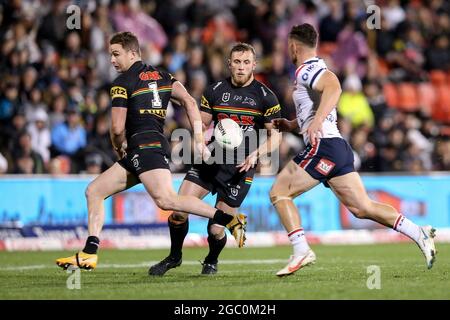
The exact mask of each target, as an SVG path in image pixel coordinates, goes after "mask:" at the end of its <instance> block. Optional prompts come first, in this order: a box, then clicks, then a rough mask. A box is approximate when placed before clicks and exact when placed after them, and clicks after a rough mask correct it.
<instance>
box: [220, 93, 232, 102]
mask: <svg viewBox="0 0 450 320" xmlns="http://www.w3.org/2000/svg"><path fill="white" fill-rule="evenodd" d="M230 96H231V94H230V93H229V92H225V93H224V94H223V95H222V101H223V102H227V101H229V100H230Z"/></svg>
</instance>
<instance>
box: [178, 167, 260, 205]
mask: <svg viewBox="0 0 450 320" xmlns="http://www.w3.org/2000/svg"><path fill="white" fill-rule="evenodd" d="M239 170H240V168H236V165H234V164H205V163H202V164H195V165H193V166H192V168H191V169H190V170H189V171H188V173H187V174H186V177H184V180H187V181H190V182H193V183H195V184H197V185H199V186H200V187H202V188H205V189H206V190H209V191H210V192H211V193H212V194H216V193H217V195H218V196H217V202H218V201H223V202H225V203H226V204H227V205H229V206H230V207H232V208H238V207H240V206H241V204H242V202H243V201H244V199H245V196H246V195H247V193H248V191H249V190H250V186H251V185H252V182H253V176H254V175H255V170H256V169H255V168H251V169H250V170H248V171H247V172H245V171H243V172H239Z"/></svg>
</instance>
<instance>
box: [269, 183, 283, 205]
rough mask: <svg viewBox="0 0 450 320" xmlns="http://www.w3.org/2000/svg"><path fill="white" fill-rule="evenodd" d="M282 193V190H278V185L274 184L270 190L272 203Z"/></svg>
mask: <svg viewBox="0 0 450 320" xmlns="http://www.w3.org/2000/svg"><path fill="white" fill-rule="evenodd" d="M279 195H280V191H279V190H278V188H277V187H276V185H275V184H274V185H273V186H272V188H270V191H269V197H270V201H271V202H272V203H274V201H275V200H276V199H277V197H278V196H279Z"/></svg>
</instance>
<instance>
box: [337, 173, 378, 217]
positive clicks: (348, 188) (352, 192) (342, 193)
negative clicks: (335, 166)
mask: <svg viewBox="0 0 450 320" xmlns="http://www.w3.org/2000/svg"><path fill="white" fill-rule="evenodd" d="M328 184H329V185H330V188H331V190H333V192H334V194H335V195H336V196H337V197H338V198H339V200H340V201H341V202H342V204H344V205H345V206H346V207H347V208H349V209H350V210H351V211H352V209H358V210H360V209H364V208H365V207H366V206H368V205H369V204H370V199H369V196H368V195H367V192H366V188H365V187H364V185H363V183H362V180H361V177H360V176H359V174H358V173H357V172H350V173H347V174H344V175H342V176H338V177H334V178H331V179H330V180H328Z"/></svg>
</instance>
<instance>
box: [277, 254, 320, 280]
mask: <svg viewBox="0 0 450 320" xmlns="http://www.w3.org/2000/svg"><path fill="white" fill-rule="evenodd" d="M315 262H316V254H315V253H314V252H313V251H312V250H311V249H309V250H308V251H307V252H306V254H304V255H301V256H298V257H295V256H291V257H290V259H289V262H288V264H287V265H286V266H285V267H284V268H283V269H281V270H280V271H278V272H277V276H279V277H283V276H287V275H290V274H293V273H294V272H295V271H297V270H299V269H301V268H303V267H306V266H309V265H311V264H314V263H315Z"/></svg>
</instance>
